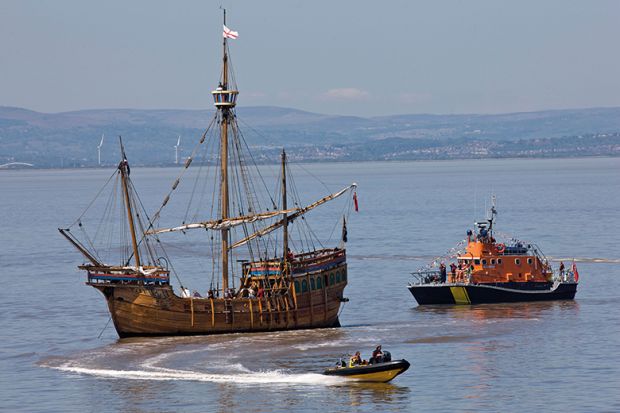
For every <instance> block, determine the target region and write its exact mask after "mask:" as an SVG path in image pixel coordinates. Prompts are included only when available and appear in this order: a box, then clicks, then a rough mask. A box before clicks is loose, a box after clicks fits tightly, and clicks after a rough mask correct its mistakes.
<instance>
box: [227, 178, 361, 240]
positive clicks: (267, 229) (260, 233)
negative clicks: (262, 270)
mask: <svg viewBox="0 0 620 413" xmlns="http://www.w3.org/2000/svg"><path fill="white" fill-rule="evenodd" d="M355 188H357V184H356V183H353V184H351V185H349V186H347V187H346V188H344V189H342V190H340V191H338V192H335V193H333V194H331V195H327V196H325V197H323V198H321V199H319V200H318V201H316V202H314V203H312V204H310V205H308V206H306V207H304V208H301V209H298V210H297V211H296V212H294V213H292V214H291V215H289V216H288V217H287V221H288V223H291V222H293V220H295V219H296V218H298V217H300V216H301V215H303V214H305V213H306V212H308V211H310V210H312V209H314V208H316V207H318V206H319V205H322V204H324V203H326V202H328V201H331V200H332V199H336V198H338V197H339V196H341V195H342V194H344V193H345V192H347V191H349V190H351V189H355ZM285 222H286V221H285V220H284V219H281V220H280V221H278V222H276V223H273V224H271V225H269V226H268V227H265V228H263V229H261V230H259V231H256V232H255V233H253V234H251V235H248V236H247V237H245V238H243V239H241V240H239V241H237V242H236V243H234V244H233V245H231V247H230V248H231V249H232V248H237V247H240V246H242V245H244V244H246V243H247V242H249V241H251V240H253V239H254V238H258V237H262V236H263V235H266V234H269V233H270V232H271V231H274V230H276V229H278V228H280V227H281V226H282V225H284V223H285Z"/></svg>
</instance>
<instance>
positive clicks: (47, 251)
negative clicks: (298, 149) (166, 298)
mask: <svg viewBox="0 0 620 413" xmlns="http://www.w3.org/2000/svg"><path fill="white" fill-rule="evenodd" d="M305 168H306V169H307V170H309V171H310V172H311V173H312V174H314V175H315V176H317V177H318V178H320V180H321V181H323V182H324V183H325V184H326V185H327V186H328V187H329V188H330V189H332V190H336V189H338V188H340V187H342V186H344V185H345V184H347V183H350V182H352V181H356V182H358V183H359V185H360V186H359V190H358V195H359V200H360V212H359V213H358V214H354V215H352V216H351V220H350V222H349V245H348V254H349V274H350V276H349V286H348V287H347V289H346V290H345V295H346V296H347V297H349V298H350V300H351V301H350V302H349V303H348V304H346V305H345V307H344V309H343V312H342V315H341V321H342V324H343V327H342V328H339V329H325V330H306V331H296V332H280V333H266V334H253V335H241V334H239V335H223V336H212V337H183V338H156V339H129V340H119V339H118V337H117V336H116V333H115V331H114V329H113V328H112V327H108V328H107V329H105V330H104V331H103V334H102V335H101V338H97V336H98V335H99V334H100V332H101V330H102V329H103V328H104V326H105V325H106V322H107V320H108V313H107V309H106V306H105V303H104V300H103V297H102V296H101V295H100V294H99V293H98V292H96V291H95V290H94V289H92V288H90V287H87V286H85V285H84V276H83V274H81V273H80V272H78V270H77V269H76V268H75V266H76V264H78V263H80V262H81V257H80V256H79V255H78V254H77V253H76V252H75V251H74V250H73V249H72V247H71V246H70V245H69V244H68V243H67V242H66V241H65V240H64V239H63V238H61V237H60V236H59V234H58V233H57V231H56V228H57V227H59V226H65V225H67V224H69V223H70V222H72V221H73V219H75V218H76V217H77V216H78V215H79V213H80V212H81V211H82V210H83V208H84V207H85V206H86V204H87V203H88V202H89V201H90V200H91V199H92V197H93V196H94V194H95V193H96V191H97V190H98V188H99V187H100V186H101V185H102V183H103V182H104V181H105V179H106V178H107V177H108V176H109V175H110V174H111V173H112V170H110V169H109V170H59V171H44V170H29V171H2V172H0V200H1V201H0V213H1V214H0V222H1V223H2V230H1V232H0V264H1V266H0V268H1V269H0V274H1V277H2V278H1V279H2V291H1V292H0V318H1V320H2V324H1V325H2V329H1V330H0V334H1V337H2V339H1V341H0V410H3V411H46V412H52V411H58V412H73V411H75V412H78V411H79V412H83V411H97V412H100V411H104V412H105V411H131V412H143V411H144V412H177V411H187V412H199V411H221V412H229V411H244V412H272V411H302V412H315V411H317V410H324V411H334V412H349V411H355V412H358V411H362V412H379V411H414V410H418V411H477V412H487V411H488V412H496V411H583V412H591V411H620V391H619V389H620V299H619V296H620V252H619V249H618V244H619V241H620V239H619V236H618V234H619V232H620V215H619V213H618V205H619V202H620V158H613V159H606V158H589V159H570V160H484V161H450V162H403V163H351V164H315V165H306V166H305ZM177 172H178V171H176V170H174V169H140V168H134V169H133V171H132V177H133V180H134V183H135V185H136V187H137V189H138V190H139V191H140V193H141V195H142V199H143V201H144V202H145V204H146V206H147V208H148V209H150V210H154V209H155V208H156V207H157V206H158V205H159V203H160V202H161V199H162V198H163V196H164V195H165V191H166V189H167V188H168V187H169V185H170V183H171V181H172V180H173V179H174V177H175V176H176V174H177ZM302 175H303V174H302ZM297 187H298V189H299V190H300V191H301V195H302V197H303V198H304V199H307V200H310V199H311V198H312V197H314V196H316V195H317V194H322V193H324V192H326V190H325V188H324V187H323V185H322V184H317V183H316V180H314V178H310V177H306V178H304V177H300V176H298V178H297ZM491 193H494V194H496V195H497V197H498V210H499V217H498V222H497V225H498V229H499V230H501V231H502V232H505V233H510V234H513V235H515V236H518V237H520V238H522V239H525V240H529V241H535V242H536V243H537V244H538V245H539V246H540V247H541V248H542V249H543V251H544V252H545V253H546V254H547V256H549V257H552V258H553V259H558V260H559V259H568V258H572V257H575V258H577V262H578V266H579V271H580V275H581V283H580V285H579V290H578V293H577V298H576V300H575V301H570V302H547V303H533V304H527V303H524V304H500V305H484V306H482V305H481V306H471V307H469V306H468V307H450V306H448V307H427V308H422V307H418V306H417V305H416V303H415V301H414V300H413V298H412V297H411V295H410V293H409V292H408V291H407V289H406V285H407V283H408V281H409V279H410V276H409V273H410V272H411V271H414V270H415V269H416V268H418V267H420V266H422V265H423V264H425V263H426V262H428V261H429V260H431V259H432V257H434V256H437V255H441V254H442V253H444V252H445V251H446V250H448V249H449V248H451V247H452V246H454V245H455V244H456V242H458V241H459V240H461V239H463V238H464V234H465V231H466V230H467V229H468V228H469V227H471V225H472V223H473V222H474V220H475V219H476V218H481V217H483V216H484V202H485V200H488V198H489V196H490V194H491ZM338 213H339V211H338V210H336V212H335V215H336V216H334V215H333V211H332V217H333V218H336V217H337V215H338ZM329 215H330V212H329V208H325V212H322V211H321V212H318V213H317V214H316V215H315V216H314V218H318V219H317V221H319V222H318V225H317V226H316V230H317V232H319V233H325V232H327V233H329V232H330V230H331V228H332V225H333V222H334V221H333V220H331V221H329V224H327V221H326V220H324V219H323V218H326V217H329ZM180 245H182V244H180ZM168 252H169V253H170V255H172V256H173V259H174V256H175V255H179V256H180V257H179V261H180V262H181V263H182V266H183V268H184V273H186V274H182V276H183V277H185V278H184V281H185V280H188V281H187V282H186V283H187V284H190V286H191V287H193V288H199V289H206V288H207V281H206V276H204V275H201V273H200V271H197V270H196V268H192V262H195V261H193V260H192V254H193V253H194V252H192V254H188V253H187V251H186V250H185V249H183V248H180V247H179V248H176V249H174V248H173V250H171V251H168ZM555 263H556V265H557V261H556V262H555ZM195 265H196V264H194V266H195ZM379 343H381V344H383V347H384V349H388V350H389V351H391V352H392V355H393V356H394V357H395V358H406V359H407V360H409V361H410V362H411V364H412V367H411V369H410V370H409V371H408V372H406V373H405V374H404V375H402V376H399V377H398V378H397V379H396V380H394V381H393V382H392V383H390V384H373V385H370V384H351V383H347V382H343V381H342V380H340V379H337V378H327V377H325V376H321V375H319V374H318V373H319V372H320V371H321V370H322V369H323V368H324V367H326V366H329V365H331V364H332V363H333V362H334V361H335V359H336V358H337V357H338V356H339V355H341V354H343V353H347V352H353V351H355V350H358V349H359V350H361V351H362V353H363V354H364V356H365V357H366V358H367V357H368V356H369V353H370V351H371V350H372V348H373V347H374V346H375V345H377V344H379Z"/></svg>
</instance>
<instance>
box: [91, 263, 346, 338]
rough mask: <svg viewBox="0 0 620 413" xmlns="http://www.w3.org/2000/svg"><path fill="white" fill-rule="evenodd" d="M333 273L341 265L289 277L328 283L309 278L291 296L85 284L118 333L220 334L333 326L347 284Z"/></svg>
mask: <svg viewBox="0 0 620 413" xmlns="http://www.w3.org/2000/svg"><path fill="white" fill-rule="evenodd" d="M335 273H338V274H345V273H346V264H344V265H340V266H338V267H336V268H333V269H330V270H329V271H321V272H318V273H316V274H312V275H309V274H307V275H301V276H295V277H293V280H294V281H298V282H299V284H301V282H302V281H304V280H309V279H310V278H316V277H321V278H322V279H325V280H327V283H329V285H325V283H322V285H321V287H322V288H316V289H312V288H311V287H310V282H303V285H304V286H305V288H299V290H298V291H297V294H296V297H295V298H293V297H292V294H291V295H289V294H281V295H276V294H272V296H271V297H264V298H234V299H223V298H215V299H209V298H183V297H179V296H177V295H176V294H175V293H174V292H173V290H172V287H171V286H169V285H136V284H108V283H106V284H104V283H102V284H96V283H92V284H91V285H92V286H93V287H95V288H97V289H98V290H100V291H101V292H102V293H103V294H104V296H105V297H106V299H107V303H108V308H109V310H110V314H111V316H112V320H113V322H114V327H115V328H116V331H117V332H118V335H119V336H120V337H132V336H171V335H203V334H225V333H240V332H260V331H277V330H293V329H304V328H323V327H339V326H340V324H339V321H338V313H339V310H340V304H341V302H342V301H343V296H342V294H343V291H344V288H345V286H346V284H347V282H346V277H345V276H343V277H342V278H340V276H338V278H337V279H338V281H337V282H336V279H335V278H334V277H333V274H335ZM330 276H331V277H330ZM330 278H331V279H332V280H334V282H333V283H330ZM317 284H318V283H317ZM313 286H314V283H313ZM295 303H296V305H297V308H295Z"/></svg>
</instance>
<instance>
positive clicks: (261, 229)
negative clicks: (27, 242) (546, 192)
mask: <svg viewBox="0 0 620 413" xmlns="http://www.w3.org/2000/svg"><path fill="white" fill-rule="evenodd" d="M227 30H228V29H227V28H226V12H225V11H224V40H223V69H222V75H221V78H220V83H219V85H218V87H217V88H216V90H214V91H213V92H212V95H213V100H214V105H215V108H216V112H215V115H214V118H213V120H212V122H211V124H210V125H209V127H208V128H207V130H206V131H205V133H204V134H203V135H202V137H201V139H200V141H199V143H198V144H197V149H195V150H194V152H193V153H192V156H190V157H188V158H187V160H186V161H185V165H184V168H183V172H182V173H181V176H182V175H183V173H184V172H185V170H187V169H188V168H189V167H190V165H191V164H192V161H193V160H194V159H195V158H194V155H195V154H197V153H198V152H199V150H198V148H200V147H201V146H204V145H205V144H207V143H208V142H209V141H211V142H212V143H213V142H215V143H214V145H215V146H214V148H215V147H216V146H219V148H216V149H217V150H216V152H217V153H218V154H219V157H218V158H217V159H216V158H210V157H205V160H204V162H203V164H202V165H201V168H202V169H209V168H210V169H211V170H212V171H214V172H213V181H214V183H215V186H214V187H215V190H214V193H217V195H218V196H213V197H212V202H211V211H213V216H212V217H211V219H207V220H198V221H196V222H187V221H185V220H184V221H183V223H182V225H177V226H169V227H165V228H157V227H156V224H157V223H158V222H159V221H160V219H161V216H162V210H163V209H164V207H165V206H166V205H167V204H168V202H169V201H170V199H171V196H172V195H173V194H174V193H176V192H175V191H176V190H177V188H178V187H179V186H180V183H181V179H180V178H179V179H177V180H176V181H175V182H174V183H173V185H172V188H171V190H170V192H169V193H168V195H167V196H166V197H165V199H164V201H163V202H162V206H161V208H160V209H159V210H158V211H157V212H156V213H155V214H154V215H153V218H152V219H151V218H149V217H148V215H147V214H146V212H145V211H144V209H143V207H142V203H141V202H140V200H139V198H138V196H137V192H136V191H135V188H134V186H133V183H132V181H131V179H130V169H129V163H128V161H127V156H126V155H125V150H124V148H123V146H122V142H121V153H122V159H121V162H120V164H119V166H118V168H117V170H116V171H115V173H114V175H113V177H115V179H114V180H112V177H111V178H110V180H109V182H114V183H113V184H112V183H110V185H113V186H115V187H117V188H118V189H120V197H119V198H118V199H116V198H114V200H113V201H110V202H108V203H107V204H106V205H115V202H116V203H118V204H119V205H120V207H118V208H116V209H117V210H119V211H120V210H122V214H121V215H122V216H123V217H124V218H123V219H122V220H121V222H120V223H117V224H115V225H116V226H115V231H116V232H118V233H123V230H127V231H125V234H126V232H128V233H129V236H126V235H121V236H120V239H121V241H126V243H125V244H123V242H121V244H123V245H126V246H121V247H119V248H117V249H116V251H118V252H121V256H122V258H121V262H120V264H119V265H110V264H107V263H106V260H105V259H103V258H102V253H101V251H98V250H97V249H96V248H95V243H94V242H92V239H91V238H89V237H88V236H85V237H82V236H81V235H82V233H85V231H84V226H85V225H84V221H83V218H82V217H81V218H80V219H78V220H77V221H76V223H75V224H74V225H72V226H71V227H69V228H64V229H59V231H60V232H61V234H62V235H63V236H64V237H65V238H67V239H68V240H69V242H71V244H72V245H73V246H75V247H76V248H77V249H78V251H80V252H81V253H82V254H83V256H84V257H85V258H86V260H88V263H86V264H84V265H80V266H79V268H80V269H82V270H85V271H86V272H87V277H88V280H87V284H88V285H90V286H92V287H94V288H96V289H97V290H99V291H101V292H102V293H103V295H104V296H105V298H106V300H107V304H108V308H109V311H110V315H111V318H112V320H113V323H114V326H115V328H116V331H117V332H118V334H119V336H120V337H129V336H151V335H194V334H196V335H197V334H220V333H236V332H258V331H269V330H288V329H302V328H318V327H335V326H339V319H338V315H339V311H340V307H341V303H343V302H344V301H346V299H345V298H344V297H343V291H344V288H345V286H346V285H347V279H348V273H347V263H346V251H345V248H344V245H345V244H344V242H345V241H346V224H345V222H344V219H345V217H344V216H343V241H341V242H340V243H339V246H338V247H335V248H325V247H322V246H320V247H318V248H317V247H315V246H312V244H309V243H306V244H305V247H304V248H302V251H300V252H297V253H294V252H292V251H291V248H292V247H295V245H291V244H293V239H292V238H291V236H290V234H289V231H290V229H291V226H292V224H293V223H295V226H297V227H300V226H304V225H306V220H305V214H306V213H308V212H309V211H311V210H313V209H314V208H316V207H318V206H319V205H322V204H324V203H326V202H328V201H330V200H333V199H335V198H338V197H340V196H342V195H344V194H346V193H349V194H353V196H355V193H354V189H355V188H356V185H355V184H352V185H349V186H347V187H345V188H344V189H342V190H341V191H338V192H336V193H333V194H330V195H327V196H325V197H323V198H321V199H320V200H318V201H316V202H314V203H312V204H309V205H307V206H304V207H302V206H300V203H299V200H298V199H297V200H295V202H294V206H293V207H290V206H289V205H288V201H289V200H290V199H291V194H289V193H287V185H288V183H287V170H288V167H287V160H286V153H285V152H284V151H282V156H281V168H280V172H279V174H280V176H279V178H278V181H279V186H280V191H278V194H279V197H280V202H279V205H277V203H276V202H275V201H274V199H273V198H270V200H271V205H270V208H266V209H263V210H261V209H260V202H258V200H257V197H256V196H255V195H253V194H251V193H245V195H247V196H246V197H245V199H242V196H241V195H243V194H242V192H244V191H246V192H250V189H251V188H252V179H251V178H250V176H251V174H250V173H249V169H250V168H249V166H248V165H247V162H246V161H247V159H248V157H247V156H245V157H244V155H242V151H241V148H243V147H244V146H245V147H247V145H246V144H245V141H244V140H243V136H242V134H241V133H240V131H239V127H238V124H237V116H236V113H235V106H236V101H237V96H238V91H237V89H236V85H235V83H234V79H233V74H232V71H231V68H230V64H229V48H228V41H227V40H228V38H234V37H236V33H235V32H231V31H230V30H228V33H229V35H228V36H227ZM230 33H233V34H234V37H233V36H232V35H230ZM209 137H213V139H209ZM207 146H208V145H207ZM247 148H249V147H247ZM249 157H250V158H251V154H250V156H249ZM257 169H258V168H257ZM197 179H198V178H197ZM196 187H197V185H194V189H195V188H196ZM242 189H243V191H242ZM192 195H193V193H192ZM119 200H120V202H119ZM201 200H204V197H202V198H201ZM348 204H349V211H350V205H351V202H348ZM235 209H236V210H235ZM188 210H189V206H188ZM106 211H107V207H106ZM270 221H271V222H270ZM194 229H202V230H203V231H206V234H207V240H209V243H210V247H211V248H210V251H212V254H210V258H211V259H212V263H213V265H212V268H211V270H212V271H211V276H212V282H211V286H210V288H209V291H208V292H207V293H206V294H204V295H205V296H204V297H203V296H201V294H198V293H194V294H191V293H190V292H189V290H188V289H186V288H185V287H183V284H182V283H180V282H179V284H180V291H179V292H178V294H177V292H176V291H175V290H174V288H173V286H172V285H171V283H170V277H171V274H173V275H175V276H178V274H176V272H175V270H174V267H173V266H172V265H171V260H170V259H169V257H168V255H167V254H166V252H165V250H164V249H163V247H162V245H163V241H162V240H161V239H160V237H161V236H162V235H161V234H164V233H168V232H178V233H179V232H180V233H183V234H185V233H187V232H190V230H194ZM276 230H278V231H276ZM279 230H281V234H282V235H281V238H280V239H277V238H278V237H277V236H275V235H274V234H278V233H280V231H279ZM97 233H99V230H97ZM239 234H241V236H237V235H239ZM274 238H276V239H275V240H274ZM295 244H301V245H302V247H303V246H304V243H303V242H295ZM241 246H245V247H247V252H246V253H237V251H239V249H240V247H241ZM112 250H114V248H112ZM207 251H209V248H205V255H207V254H206V252H207ZM270 251H271V252H270ZM109 252H110V249H109V248H108V253H109ZM233 254H236V257H237V258H239V257H241V258H244V259H238V261H241V265H240V267H241V270H240V273H236V272H235V271H236V269H235V268H234V265H231V262H232V261H233V259H232V255H233ZM244 254H245V255H244ZM196 267H198V264H197V265H196ZM217 274H219V276H220V277H221V279H220V280H221V285H220V283H219V281H217V283H215V282H214V281H213V279H214V278H217ZM235 274H237V276H238V279H239V283H238V285H235V279H236V277H235ZM231 284H232V285H231Z"/></svg>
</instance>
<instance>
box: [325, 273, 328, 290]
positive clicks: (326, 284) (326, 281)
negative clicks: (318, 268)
mask: <svg viewBox="0 0 620 413" xmlns="http://www.w3.org/2000/svg"><path fill="white" fill-rule="evenodd" d="M328 285H329V282H328V280H327V274H325V286H326V287H327V286H328Z"/></svg>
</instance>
